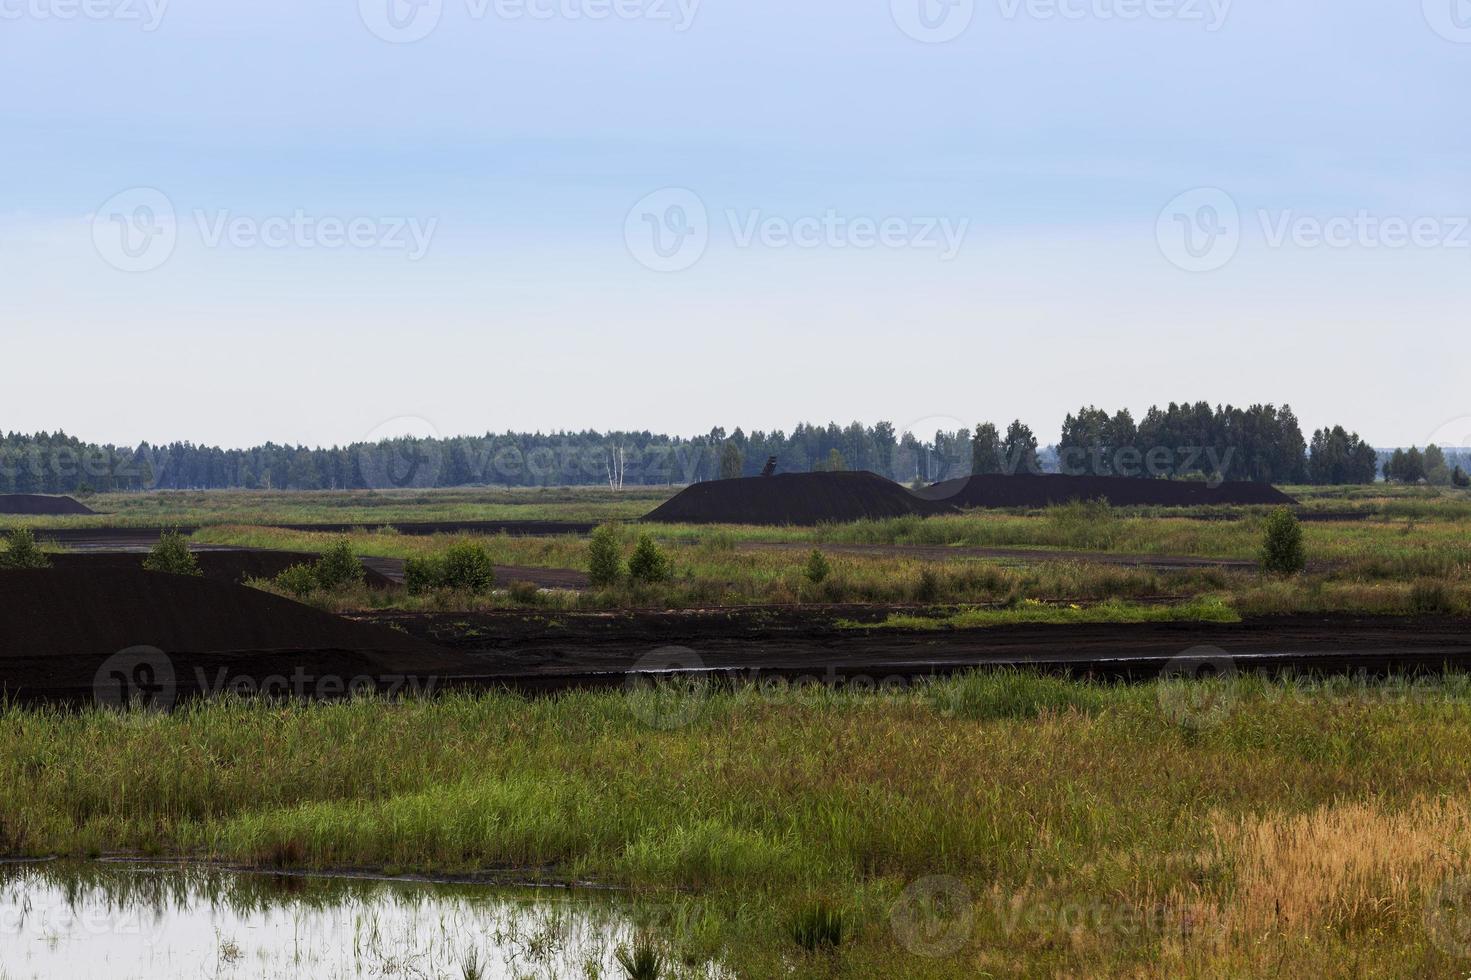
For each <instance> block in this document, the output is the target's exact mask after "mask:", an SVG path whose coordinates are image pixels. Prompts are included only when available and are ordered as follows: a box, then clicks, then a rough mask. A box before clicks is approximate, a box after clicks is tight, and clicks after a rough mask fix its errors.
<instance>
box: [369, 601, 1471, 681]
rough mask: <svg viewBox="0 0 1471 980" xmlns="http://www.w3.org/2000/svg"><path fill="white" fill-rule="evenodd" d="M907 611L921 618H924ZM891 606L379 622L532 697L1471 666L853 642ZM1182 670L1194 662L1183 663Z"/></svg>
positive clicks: (1418, 659) (1432, 644)
mask: <svg viewBox="0 0 1471 980" xmlns="http://www.w3.org/2000/svg"><path fill="white" fill-rule="evenodd" d="M904 611H907V612H913V611H915V610H913V609H906V610H904ZM886 612H888V610H887V609H884V608H880V607H872V606H870V607H858V608H840V607H825V608H812V607H766V608H745V609H722V610H710V611H704V612H656V611H631V612H622V613H611V614H609V613H558V614H557V616H556V628H555V629H548V628H547V627H548V620H547V617H546V616H545V615H544V614H543V615H538V614H531V613H525V612H519V611H514V610H505V611H495V612H487V613H468V614H467V613H443V614H440V613H379V614H375V615H372V616H369V617H365V618H370V619H372V620H375V621H378V622H383V623H393V624H394V625H397V626H400V627H401V628H404V629H407V630H408V631H409V632H411V633H413V634H414V635H415V636H421V637H424V638H425V639H429V640H433V642H435V643H438V644H441V645H443V646H448V647H454V648H456V649H460V650H464V651H466V652H467V653H469V652H471V651H474V652H476V653H478V654H479V655H480V656H481V658H482V663H483V665H484V667H483V669H484V670H486V672H487V677H486V678H484V679H483V681H482V683H483V684H485V685H486V686H491V684H492V683H493V680H494V679H496V678H500V679H502V680H504V682H505V683H506V684H507V685H508V686H512V687H518V688H522V689H526V690H556V689H559V688H563V687H599V686H602V687H617V686H621V685H624V684H625V683H627V677H626V672H627V671H640V670H643V671H658V670H670V669H675V668H677V669H682V670H690V671H708V672H711V673H713V674H723V673H729V672H733V673H734V674H735V675H736V676H737V677H738V678H740V679H744V680H747V681H753V680H754V681H760V680H762V679H769V678H782V677H785V678H794V677H806V678H817V679H819V680H838V679H848V680H850V681H857V680H860V679H866V680H867V681H868V682H869V684H870V685H871V684H872V683H879V682H884V681H886V680H891V679H894V678H908V679H914V678H922V677H932V676H943V675H946V674H951V673H955V672H957V671H964V670H969V669H974V668H996V667H1006V668H1023V669H1037V670H1044V671H1056V672H1061V673H1068V674H1073V675H1081V676H1095V677H1119V678H1136V679H1137V678H1148V677H1154V676H1157V675H1158V674H1159V673H1160V671H1161V670H1162V669H1165V668H1167V667H1169V668H1171V669H1172V670H1174V671H1175V672H1176V673H1177V674H1180V675H1182V676H1196V675H1197V674H1204V673H1209V672H1216V673H1229V672H1231V671H1237V672H1242V673H1245V672H1249V671H1266V672H1269V673H1271V672H1278V671H1284V670H1290V671H1298V672H1302V673H1318V672H1323V673H1351V674H1352V673H1357V672H1359V671H1364V672H1367V673H1370V674H1374V675H1378V674H1382V673H1388V672H1394V671H1425V672H1429V673H1436V672H1439V671H1442V670H1444V669H1446V668H1448V667H1451V668H1456V669H1465V668H1466V667H1467V666H1468V665H1471V636H1468V633H1467V630H1466V627H1467V621H1466V620H1464V619H1446V618H1433V617H1432V618H1422V619H1409V618H1395V617H1373V616H1352V615H1346V614H1344V615H1321V616H1280V617H1266V618H1262V619H1256V620H1248V621H1247V622H1244V623H1143V624H1138V625H1120V624H1111V623H1097V624H1078V625H1051V624H1047V625H1042V624H1038V625H1021V626H998V627H992V628H987V629H968V630H951V629H945V630H901V629H867V630H865V629H843V628H838V627H836V626H835V625H834V622H833V621H834V620H835V619H840V618H841V619H857V620H861V621H875V620H881V619H882V618H883V617H884V615H885V613H886ZM1181 658H1183V659H1181Z"/></svg>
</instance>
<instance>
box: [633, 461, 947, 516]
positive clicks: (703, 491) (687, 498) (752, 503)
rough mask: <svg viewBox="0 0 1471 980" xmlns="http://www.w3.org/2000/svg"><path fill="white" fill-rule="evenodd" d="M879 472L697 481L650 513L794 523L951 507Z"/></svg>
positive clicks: (890, 514) (783, 474) (789, 474)
mask: <svg viewBox="0 0 1471 980" xmlns="http://www.w3.org/2000/svg"><path fill="white" fill-rule="evenodd" d="M948 509H949V508H948V507H947V506H946V505H944V504H940V505H936V504H932V503H930V502H929V501H927V500H921V499H919V498H918V497H916V496H914V495H913V494H912V493H910V492H909V491H908V490H905V489H904V488H903V487H901V486H900V485H899V484H897V483H895V482H893V481H892V480H886V479H884V478H883V477H881V476H879V475H878V474H876V473H866V472H859V473H782V474H778V475H776V476H764V477H763V476H754V477H747V478H744V479H740V480H710V481H707V482H705V483H696V484H694V485H693V486H690V487H688V488H686V489H685V490H683V491H681V492H680V493H679V494H677V495H676V496H675V497H674V498H673V499H671V500H668V501H666V502H665V503H664V504H663V505H661V506H660V507H658V508H657V509H655V510H654V511H653V512H651V513H650V514H648V515H647V516H646V517H645V518H644V520H646V521H657V522H660V523H665V524H768V525H781V524H796V525H812V524H825V523H840V522H843V521H856V520H861V519H863V518H865V517H873V518H883V517H903V516H905V515H907V514H930V513H936V512H939V511H944V510H948Z"/></svg>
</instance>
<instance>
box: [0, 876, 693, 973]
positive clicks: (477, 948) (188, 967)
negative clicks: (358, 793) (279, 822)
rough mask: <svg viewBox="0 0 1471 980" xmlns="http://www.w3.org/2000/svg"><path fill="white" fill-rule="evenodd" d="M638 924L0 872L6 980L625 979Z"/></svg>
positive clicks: (233, 880)
mask: <svg viewBox="0 0 1471 980" xmlns="http://www.w3.org/2000/svg"><path fill="white" fill-rule="evenodd" d="M637 921H638V918H637V916H636V915H635V914H634V913H633V912H632V911H631V910H630V908H629V907H628V904H627V903H626V902H625V900H624V899H623V898H622V897H621V896H619V895H616V894H609V893H603V892H597V891H586V890H575V891H574V890H568V889H561V888H549V889H531V888H502V887H491V886H484V885H465V884H441V883H428V882H417V881H402V880H383V879H364V878H341V877H319V876H297V875H281V874H260V873H250V872H234V871H226V870H220V869H214V868H200V867H180V866H155V865H138V864H112V863H41V864H12V865H7V866H3V867H0V978H4V980H22V978H33V977H34V978H48V980H51V978H61V977H67V978H70V977H78V978H89V980H104V978H105V980H133V978H138V980H159V978H185V977H188V978H197V977H220V978H230V977H241V978H244V977H282V978H288V977H302V976H310V977H314V978H333V977H364V976H372V977H411V978H427V977H451V978H465V977H475V976H479V977H505V978H517V980H519V978H523V977H528V978H529V977H537V978H539V977H547V978H553V977H555V978H561V977H585V978H597V977H607V978H620V977H623V976H624V975H625V974H624V971H623V969H622V967H620V966H619V965H618V963H617V960H616V955H617V951H618V947H619V945H620V944H629V943H632V942H633V941H634V938H635V935H636V934H637V932H638V926H637V925H636V922H637ZM718 972H719V971H717V970H716V969H715V968H713V967H701V968H696V969H694V970H693V971H692V972H690V973H689V974H687V975H693V976H716V975H718Z"/></svg>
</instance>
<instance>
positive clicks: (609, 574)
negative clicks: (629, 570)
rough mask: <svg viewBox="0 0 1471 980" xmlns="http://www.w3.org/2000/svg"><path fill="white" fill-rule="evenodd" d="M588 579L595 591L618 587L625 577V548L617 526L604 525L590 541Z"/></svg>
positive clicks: (588, 544) (588, 548) (588, 546)
mask: <svg viewBox="0 0 1471 980" xmlns="http://www.w3.org/2000/svg"><path fill="white" fill-rule="evenodd" d="M587 577H588V580H589V581H590V582H591V583H592V586H593V588H595V589H606V588H607V587H608V586H610V585H616V584H617V583H618V580H619V579H620V578H622V577H623V548H622V546H621V545H620V544H619V542H618V526H617V525H616V524H604V525H602V526H601V527H599V528H598V529H597V530H596V531H594V532H593V533H592V537H591V538H590V539H589V540H588V543H587Z"/></svg>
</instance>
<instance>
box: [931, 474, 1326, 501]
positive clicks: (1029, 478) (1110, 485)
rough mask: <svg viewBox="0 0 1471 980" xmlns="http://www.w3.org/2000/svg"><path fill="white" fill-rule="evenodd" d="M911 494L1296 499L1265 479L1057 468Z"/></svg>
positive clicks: (940, 497)
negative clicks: (1069, 472)
mask: <svg viewBox="0 0 1471 980" xmlns="http://www.w3.org/2000/svg"><path fill="white" fill-rule="evenodd" d="M915 496H917V497H920V498H922V499H924V500H928V501H933V502H936V503H940V502H943V503H949V504H953V505H955V506H956V507H1046V506H1048V505H1050V504H1065V503H1067V502H1068V501H1071V500H1107V501H1108V502H1109V503H1110V504H1112V505H1113V506H1115V507H1198V506H1202V505H1210V504H1295V503H1297V501H1296V500H1294V499H1293V498H1291V497H1289V496H1288V495H1287V494H1285V493H1283V492H1282V491H1281V490H1278V489H1277V488H1276V487H1273V486H1270V485H1268V484H1266V483H1247V482H1226V483H1221V484H1218V485H1217V486H1215V487H1211V486H1209V485H1208V484H1205V483H1202V482H1197V481H1193V480H1149V479H1134V478H1130V477H1122V476H1061V475H1057V474H1042V475H1038V476H1033V475H1031V474H1021V475H1017V476H1001V475H986V476H968V477H961V478H960V479H957V480H946V481H945V482H944V483H936V484H934V485H933V486H928V487H925V488H924V489H923V490H919V491H916V492H915Z"/></svg>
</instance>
